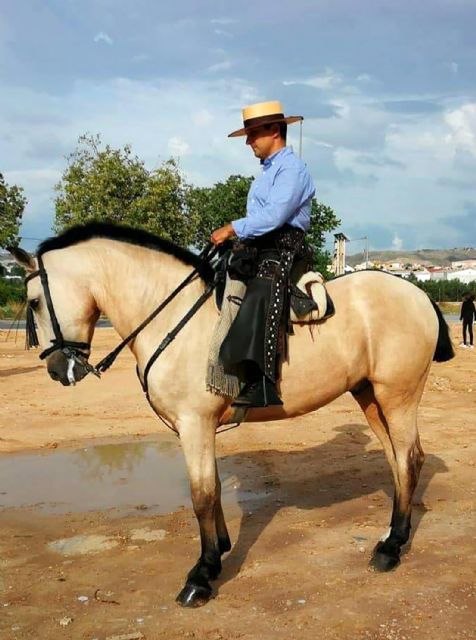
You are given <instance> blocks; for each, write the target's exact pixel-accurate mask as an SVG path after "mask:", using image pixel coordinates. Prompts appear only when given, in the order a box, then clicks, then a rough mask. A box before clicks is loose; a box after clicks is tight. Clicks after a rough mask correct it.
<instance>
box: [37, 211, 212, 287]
mask: <svg viewBox="0 0 476 640" xmlns="http://www.w3.org/2000/svg"><path fill="white" fill-rule="evenodd" d="M93 238H108V239H109V240H117V241H118V242H127V243H129V244H135V245H138V246H140V247H146V248H147V249H153V250H154V251H163V252H164V253H167V254H169V255H171V256H173V257H174V258H177V259H178V260H180V261H181V262H183V263H185V264H188V265H190V266H191V267H193V268H198V273H199V275H200V276H201V277H202V278H203V279H204V280H205V281H206V282H211V281H212V280H213V276H214V272H213V269H212V268H211V267H210V266H209V265H208V264H201V260H200V257H199V256H197V255H195V254H194V253H192V252H191V251H188V250H187V249H183V248H182V247H179V246H178V245H176V244H174V243H173V242H170V241H169V240H165V239H164V238H160V237H159V236H156V235H154V234H153V233H150V232H149V231H144V230H143V229H135V228H134V227H126V226H122V225H116V224H110V223H107V222H89V223H88V224H84V225H77V226H75V227H71V229H68V230H67V231H65V232H64V233H62V234H61V235H59V236H55V237H53V238H47V239H46V240H44V241H43V242H42V243H41V244H40V246H39V247H38V251H37V255H39V256H40V255H43V254H44V253H46V252H47V251H54V250H55V249H65V248H66V247H71V246H72V245H75V244H79V243H80V242H85V241H86V240H91V239H93Z"/></svg>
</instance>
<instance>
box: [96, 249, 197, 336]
mask: <svg viewBox="0 0 476 640" xmlns="http://www.w3.org/2000/svg"><path fill="white" fill-rule="evenodd" d="M96 243H97V245H98V249H99V251H98V252H95V253H96V258H95V263H96V264H95V267H96V268H95V278H94V284H93V285H92V287H93V290H92V293H93V296H94V298H95V300H96V304H97V306H98V308H99V309H100V310H101V312H102V313H104V314H105V315H107V317H108V318H109V320H110V321H111V323H112V325H113V327H114V328H115V329H116V331H117V332H118V333H119V335H120V336H121V337H122V338H124V337H126V336H127V335H129V334H130V333H131V332H132V331H133V330H134V329H135V328H136V327H137V326H139V324H141V323H142V322H143V321H144V320H145V318H147V316H149V315H150V313H152V311H153V310H154V309H155V308H156V307H157V306H158V305H159V304H160V302H161V301H163V300H164V299H165V298H166V297H167V296H168V295H169V294H170V293H171V292H172V291H173V290H174V289H175V288H176V287H177V286H178V285H179V284H180V282H182V280H184V279H185V278H186V277H187V275H188V274H189V273H190V272H191V271H192V270H193V267H192V266H190V265H186V264H184V263H182V262H181V261H180V260H178V259H177V258H174V257H173V256H170V255H168V254H166V253H163V252H160V251H154V250H152V249H146V248H144V247H140V246H136V245H129V244H127V243H121V242H114V241H108V240H104V239H101V240H99V239H98V240H97V241H96ZM106 243H107V247H105V246H104V245H105V244H106ZM203 289H204V284H203V281H202V280H201V279H200V278H197V279H196V280H194V281H193V282H192V283H191V284H189V285H188V286H187V287H186V288H185V289H184V290H183V291H181V292H180V293H179V295H178V296H177V298H176V299H175V300H174V301H173V302H171V303H170V305H169V306H168V307H167V308H166V309H165V310H164V311H163V312H162V313H161V314H160V315H159V316H158V317H157V318H156V319H155V320H154V330H159V331H160V329H161V327H164V329H167V330H170V328H171V326H173V324H172V323H173V322H177V321H178V320H179V319H180V317H181V316H182V315H183V314H184V313H186V311H187V310H188V309H189V308H190V307H191V306H192V304H193V303H194V302H195V301H196V300H197V298H198V297H199V296H200V294H201V293H202V292H203Z"/></svg>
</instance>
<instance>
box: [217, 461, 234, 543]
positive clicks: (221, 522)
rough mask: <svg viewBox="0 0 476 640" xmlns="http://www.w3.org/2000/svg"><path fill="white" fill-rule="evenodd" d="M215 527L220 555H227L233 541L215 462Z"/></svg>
mask: <svg viewBox="0 0 476 640" xmlns="http://www.w3.org/2000/svg"><path fill="white" fill-rule="evenodd" d="M215 525H216V529H217V535H218V547H219V549H220V553H222V554H223V553H225V552H226V551H230V549H231V540H230V536H229V535H228V529H227V528H226V522H225V516H224V514H223V509H222V506H221V482H220V476H219V475H218V466H217V464H216V462H215Z"/></svg>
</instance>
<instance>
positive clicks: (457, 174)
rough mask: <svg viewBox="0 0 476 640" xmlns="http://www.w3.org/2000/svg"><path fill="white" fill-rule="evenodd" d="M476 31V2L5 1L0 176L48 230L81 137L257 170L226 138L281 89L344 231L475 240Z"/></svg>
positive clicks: (383, 237)
mask: <svg viewBox="0 0 476 640" xmlns="http://www.w3.org/2000/svg"><path fill="white" fill-rule="evenodd" d="M475 30H476V0H431V1H428V0H420V1H419V2H418V3H416V2H414V1H413V2H410V1H407V0H395V1H386V2H385V1H382V2H380V1H378V0H372V1H370V0H352V1H351V0H346V1H343V0H329V1H317V0H316V1H310V0H292V1H290V0H280V2H279V3H276V2H275V1H273V2H272V1H271V0H260V2H256V0H253V1H248V0H242V1H241V2H236V3H231V2H225V1H222V2H218V1H207V0H201V1H200V2H199V3H198V2H196V0H193V1H192V0H181V1H180V2H174V3H171V2H163V1H162V0H160V1H155V2H154V1H153V0H135V1H134V2H129V1H128V2H125V1H123V0H37V1H34V0H4V2H2V4H1V7H0V96H1V99H0V171H1V172H2V173H3V174H4V176H5V178H6V180H7V182H8V183H10V184H12V183H15V184H18V185H20V186H23V187H24V189H25V193H26V195H27V197H28V200H29V204H28V207H27V209H26V211H25V214H24V225H23V229H22V233H23V235H24V236H32V237H39V238H42V237H45V236H46V235H48V234H49V233H50V229H51V223H52V219H53V215H54V201H53V198H54V191H53V186H54V184H55V183H56V182H58V180H59V178H60V176H61V173H62V171H63V170H64V168H65V165H66V162H65V156H66V155H67V154H68V153H70V152H71V151H72V150H73V149H74V147H75V145H76V141H77V139H78V137H79V136H80V135H81V134H83V133H86V132H90V133H100V134H101V136H102V139H103V141H104V142H107V143H109V144H110V145H112V146H122V145H124V144H126V143H129V144H130V145H131V146H132V149H133V151H134V152H135V153H136V154H137V155H138V156H139V157H141V158H142V159H143V160H144V161H145V163H146V165H147V167H148V168H150V169H152V168H154V167H157V166H159V165H160V164H161V162H163V161H164V160H166V159H167V158H169V157H170V156H174V157H178V158H179V161H180V166H181V168H182V169H183V171H184V172H185V174H186V176H187V178H188V179H189V180H190V181H192V182H193V183H195V184H197V185H211V184H213V183H214V182H216V181H218V180H223V179H225V178H226V177H227V176H228V175H230V174H231V173H243V174H245V175H252V174H256V173H257V172H258V171H259V166H258V165H257V163H256V160H255V159H254V158H253V156H252V154H251V152H250V150H249V149H248V148H246V147H245V145H244V139H243V138H238V139H227V137H226V135H227V133H229V132H230V131H231V130H233V129H235V128H238V127H239V126H240V120H241V112H240V109H241V107H242V106H245V105H247V104H250V103H253V102H258V101H261V100H272V99H278V100H281V101H282V102H283V104H284V108H285V111H286V113H288V114H302V115H304V117H305V121H304V130H303V135H304V146H303V152H304V159H305V161H306V162H307V164H308V166H309V169H310V171H311V174H312V176H313V178H314V181H315V183H316V187H317V197H318V199H319V200H321V201H323V202H325V203H326V204H329V205H330V206H332V207H333V208H334V209H335V211H336V213H337V215H338V216H339V217H340V218H341V219H342V229H341V230H342V231H344V233H346V234H347V235H349V236H350V237H352V238H356V237H359V236H362V235H368V236H369V241H370V246H371V247H372V248H397V249H399V248H404V249H412V248H427V247H454V246H476V83H475V79H476V38H475V36H474V33H475ZM297 134H298V125H294V126H293V127H291V128H290V143H291V144H294V146H296V145H297ZM34 244H35V243H34V242H30V243H29V242H27V241H25V242H24V245H25V246H26V247H27V248H31V247H32V246H34ZM360 246H361V245H360ZM360 246H359V244H358V243H356V244H355V245H353V246H351V247H349V249H350V250H351V252H353V250H355V251H357V250H358V249H359V248H360Z"/></svg>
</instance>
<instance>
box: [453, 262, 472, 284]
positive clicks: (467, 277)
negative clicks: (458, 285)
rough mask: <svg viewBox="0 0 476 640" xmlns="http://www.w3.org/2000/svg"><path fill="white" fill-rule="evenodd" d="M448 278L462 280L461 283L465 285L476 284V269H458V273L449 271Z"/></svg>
mask: <svg viewBox="0 0 476 640" xmlns="http://www.w3.org/2000/svg"><path fill="white" fill-rule="evenodd" d="M468 262H469V260H468ZM447 278H448V280H460V281H461V282H464V284H469V283H470V282H476V269H458V270H456V271H448V272H447Z"/></svg>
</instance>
